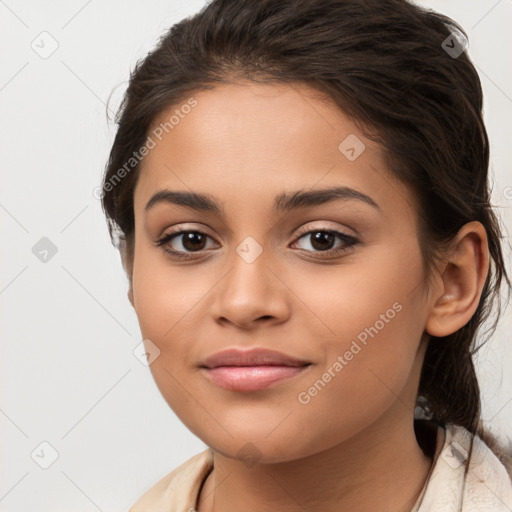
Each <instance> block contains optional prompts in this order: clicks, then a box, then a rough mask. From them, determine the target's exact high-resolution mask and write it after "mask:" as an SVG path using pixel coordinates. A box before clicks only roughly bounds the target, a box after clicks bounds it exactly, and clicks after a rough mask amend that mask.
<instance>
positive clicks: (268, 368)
mask: <svg viewBox="0 0 512 512" xmlns="http://www.w3.org/2000/svg"><path fill="white" fill-rule="evenodd" d="M311 364H312V363H310V362H308V361H305V360H303V359H298V358H295V357H291V356H288V355H286V354H282V353H280V352H276V351H273V350H266V349H252V350H249V351H241V350H239V349H228V350H225V351H222V352H218V353H217V354H214V355H213V356H211V357H209V358H207V359H206V360H205V361H204V362H203V363H202V364H201V365H200V368H201V372H202V373H203V374H204V375H205V376H206V377H207V378H208V379H209V380H210V381H211V382H212V383H214V384H216V385H218V386H220V387H222V388H224V389H229V390H232V391H258V390H261V389H265V388H268V387H270V386H273V385H277V384H278V383H283V382H285V381H288V380H290V379H292V378H294V377H297V376H298V375H300V374H302V373H304V372H305V371H306V370H307V368H309V366H311Z"/></svg>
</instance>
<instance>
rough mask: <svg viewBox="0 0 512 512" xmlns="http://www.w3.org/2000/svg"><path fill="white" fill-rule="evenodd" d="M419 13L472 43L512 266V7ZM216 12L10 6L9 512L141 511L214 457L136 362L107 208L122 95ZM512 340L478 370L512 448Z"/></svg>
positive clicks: (5, 446) (1, 199)
mask: <svg viewBox="0 0 512 512" xmlns="http://www.w3.org/2000/svg"><path fill="white" fill-rule="evenodd" d="M421 4H422V5H424V6H428V7H432V8H434V9H436V10H439V11H440V12H443V13H446V14H448V15H450V16H452V17H453V18H455V19H456V20H457V21H459V22H460V23H461V24H462V26H463V27H464V28H465V29H466V30H467V32H468V34H469V54H470V56H471V57H472V59H473V60H474V62H475V63H476V65H477V67H478V71H479V73H480V76H481V79H482V84H483V87H484V93H485V117H486V122H487V128H488V131H489V136H490V140H491V158H492V169H493V180H494V190H493V201H494V203H495V204H496V205H498V206H499V207H500V212H501V215H502V219H503V222H504V223H505V224H506V230H507V231H506V233H505V235H506V236H507V238H506V239H505V245H506V254H507V258H509V259H510V252H509V249H508V245H509V239H508V233H509V232H510V228H511V226H512V215H511V206H512V173H511V156H512V150H511V141H512V123H511V119H512V71H511V70H512V66H511V51H510V49H511V48H512V31H511V30H510V28H511V27H512V0H500V1H496V0H491V1H473V2H468V1H467V0H450V1H447V0H429V1H422V2H421ZM202 6H203V1H198V0H196V1H186V2H185V1H181V2H179V1H170V0H167V1H161V0H151V1H144V2H142V1H140V2H135V1H130V2H127V1H121V0H109V1H103V2H100V1H98V0H92V1H88V2H87V1H84V0H73V1H69V0H68V1H66V2H65V1H63V0H61V1H53V2H35V1H32V2H29V1H22V0H5V1H0V39H1V43H2V48H3V51H2V53H1V57H0V59H1V64H0V119H1V123H0V130H1V132H0V137H1V141H2V144H1V158H0V161H1V173H2V175H1V179H2V187H1V188H0V220H1V240H2V243H1V244H0V251H1V258H2V259H1V261H2V265H1V274H0V315H1V325H2V343H1V349H0V350H1V353H0V365H1V368H0V383H1V394H0V429H1V431H2V448H1V449H2V452H1V453H2V456H1V458H0V460H1V463H0V464H1V471H0V510H1V511H2V512H3V511H10V512H14V511H23V512H27V511H31V510H38V511H40V512H46V511H50V510H51V511H52V512H55V511H59V510H66V511H71V510H73V511H78V510H80V511H86V512H88V511H91V512H92V511H95V510H101V511H121V510H127V509H128V508H129V506H130V505H132V504H133V502H134V501H135V500H136V498H138V497H139V496H140V495H141V494H142V493H143V492H144V491H145V490H146V489H147V488H148V487H150V486H151V485H152V484H153V483H155V482H156V481H157V480H158V479H159V478H161V477H162V476H164V475H165V474H166V473H168V472H169V471H170V470H171V469H173V468H175V467H176V466H178V465H179V464H181V463H182V462H184V461H185V460H187V459H188V458H189V457H191V456H192V455H194V454H195V453H198V452H199V451H202V450H203V449H205V447H206V446H205V445H204V443H203V442H202V441H200V440H199V439H197V438H196V437H195V436H193V435H192V434H191V433H190V432H189V431H188V430H187V429H186V428H185V427H184V426H183V425H182V424H181V422H180V421H179V420H178V419H177V417H176V416H175V415H174V413H173V412H172V411H171V410H170V408H169V407H168V406H167V404H166V403H165V402H164V400H163V398H162V397H161V395H160V393H159V391H158V389H157V388H156V385H155V384H154V382H153V380H152V377H151V375H150V371H149V368H147V367H146V366H144V365H143V364H141V363H140V362H139V360H138V359H136V357H135V356H134V354H133V352H132V351H133V350H134V348H135V347H136V346H137V345H138V344H139V343H140V342H141V336H140V331H139V328H138V324H137V319H136V316H135V313H134V311H133V309H132V308H131V306H130V304H129V302H128V300H127V297H126V291H127V283H126V278H125V275H124V274H123V271H122V268H121V263H120V259H119V255H118V253H117V252H116V251H115V249H114V248H113V247H112V245H111V244H110V240H109V238H108V233H107V228H106V223H105V219H104V217H103V213H102V211H101V207H100V202H99V201H98V200H97V199H96V198H95V197H94V196H93V189H94V188H95V187H97V186H98V185H99V184H100V179H101V175H102V172H103V169H104V165H105V162H106V159H107V154H108V151H109V149H110V145H111V143H112V141H113V137H114V134H115V125H114V124H113V123H112V124H110V125H109V124H107V121H106V117H105V103H106V101H107V99H108V97H109V95H110V93H111V92H112V91H114V92H113V94H112V99H111V103H110V107H111V109H112V110H113V111H114V110H116V108H117V106H118V104H119V101H120V98H121V94H122V92H123V91H124V89H125V87H126V85H127V79H128V77H129V71H130V69H131V68H132V67H133V66H134V64H135V62H136V60H137V59H138V58H141V57H143V56H145V55H146V53H147V52H148V51H149V50H150V49H151V48H152V47H153V46H154V44H155V43H156V41H157V39H158V37H159V36H160V35H161V34H162V33H163V31H164V30H165V29H166V28H167V27H169V26H170V25H172V24H173V23H175V22H176V21H178V20H180V19H182V18H183V17H185V16H188V15H189V14H192V13H195V12H197V11H198V10H199V9H200V8H201V7H202ZM43 31H46V32H48V33H49V34H50V35H51V36H48V35H42V36H41V35H40V34H41V32H43ZM42 38H45V39H43V42H41V39H42ZM52 38H53V39H54V40H55V41H56V42H57V43H58V48H57V50H56V51H55V52H54V53H53V54H52V55H51V56H49V57H48V58H46V59H43V58H41V57H40V56H39V54H38V53H36V51H34V49H33V48H32V47H31V45H33V46H34V47H36V48H38V51H40V52H43V51H48V50H50V49H51V45H52V44H56V43H53V42H52ZM33 41H34V42H33ZM37 45H38V46H37ZM43 45H44V48H43ZM42 237H47V238H49V239H50V240H51V241H52V242H53V244H55V246H56V247H57V253H56V254H55V255H54V256H53V257H51V258H48V261H47V262H46V263H43V262H41V261H40V260H39V259H38V258H36V256H35V255H34V254H33V252H32V248H33V246H34V245H35V244H36V243H37V242H38V241H39V240H40V239H41V238H42ZM509 270H511V269H510V266H509ZM511 328H512V315H511V313H510V309H509V310H508V311H507V313H506V315H505V316H503V318H502V321H501V324H500V327H499V329H498V331H497V333H496V335H495V337H494V338H493V339H492V340H491V341H490V342H489V344H488V346H487V347H486V348H485V349H484V350H483V351H482V353H481V356H480V357H479V358H478V365H479V366H478V373H479V377H480V379H481V384H482V388H483V399H484V418H485V419H486V420H487V421H488V422H489V423H488V424H489V426H492V428H493V431H494V432H495V433H496V434H497V435H498V436H500V437H502V438H505V436H507V435H508V436H509V437H512V427H511V425H512V375H511V372H510V368H511V367H512V356H511V338H510V332H511ZM43 441H46V442H47V443H49V444H50V445H51V446H52V447H53V449H55V450H56V452H58V458H57V459H56V461H55V462H54V463H53V464H52V465H51V466H50V467H49V468H48V469H42V468H41V467H40V465H38V464H37V463H36V462H35V461H38V462H39V464H44V463H45V462H46V463H48V462H50V461H51V454H52V449H51V448H49V447H48V446H47V445H40V443H41V442H43ZM31 454H33V456H31Z"/></svg>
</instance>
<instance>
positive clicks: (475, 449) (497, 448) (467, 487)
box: [447, 425, 512, 511]
mask: <svg viewBox="0 0 512 512" xmlns="http://www.w3.org/2000/svg"><path fill="white" fill-rule="evenodd" d="M447 444H448V445H449V446H447V449H448V450H450V449H452V450H459V452H462V457H461V460H464V459H465V458H466V457H467V458H468V460H467V461H466V460H464V462H465V463H464V469H465V475H464V476H465V478H464V479H463V480H462V481H461V482H462V485H461V486H462V504H463V510H466V509H467V510H473V509H474V510H481V509H482V507H487V508H486V510H503V511H505V510H507V511H508V510H510V507H512V477H511V473H512V468H511V463H510V462H511V460H512V457H511V454H510V453H509V451H508V450H507V449H506V448H505V447H504V446H502V445H501V444H500V443H499V441H498V440H497V439H496V438H495V437H494V436H492V435H491V434H490V432H488V431H484V430H483V429H481V428H480V429H479V430H478V431H477V434H476V435H473V434H471V433H470V432H469V431H468V430H467V429H466V428H464V427H462V426H458V425H448V426H447ZM466 466H468V467H466Z"/></svg>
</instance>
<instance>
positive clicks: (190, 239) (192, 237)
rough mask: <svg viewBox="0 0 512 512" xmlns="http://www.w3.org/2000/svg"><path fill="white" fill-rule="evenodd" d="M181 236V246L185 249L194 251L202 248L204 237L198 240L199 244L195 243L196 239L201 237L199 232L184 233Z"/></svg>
mask: <svg viewBox="0 0 512 512" xmlns="http://www.w3.org/2000/svg"><path fill="white" fill-rule="evenodd" d="M183 236H184V237H185V238H184V240H183V246H184V247H185V248H186V249H187V250H191V251H194V250H200V249H202V248H203V246H204V238H203V240H202V241H201V240H200V243H199V246H198V245H195V244H196V243H197V241H198V239H200V238H201V237H202V235H201V234H200V233H185V234H184V235H183ZM201 242H202V243H201ZM190 243H191V246H189V245H188V244H190Z"/></svg>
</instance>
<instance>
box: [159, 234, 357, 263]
mask: <svg viewBox="0 0 512 512" xmlns="http://www.w3.org/2000/svg"><path fill="white" fill-rule="evenodd" d="M185 233H199V234H201V235H205V236H207V237H209V238H212V237H210V235H208V234H206V233H204V232H203V231H199V230H194V229H177V230H176V231H172V232H170V233H166V234H165V235H163V236H161V237H160V238H159V239H157V240H156V241H155V245H156V246H157V247H162V250H163V251H164V252H166V253H168V254H170V255H171V256H173V257H177V258H180V259H183V260H190V259H195V256H194V255H195V254H199V253H201V250H199V251H195V252H188V253H184V252H182V251H176V250H174V249H169V248H168V247H165V244H167V243H169V242H170V241H171V240H172V239H173V238H176V237H178V236H179V235H183V234H185ZM313 233H329V234H332V235H336V236H337V237H338V238H339V239H341V240H342V241H343V242H344V244H345V245H344V246H342V247H337V248H334V249H327V250H326V251H307V252H316V253H319V254H322V255H326V256H334V255H338V254H340V255H341V254H342V253H344V252H347V251H348V250H349V249H351V248H352V247H353V246H355V245H357V244H359V240H358V239H357V238H355V237H353V236H350V235H347V234H345V233H342V232H340V231H336V230H334V229H328V228H315V229H306V228H301V229H299V232H298V235H300V236H298V237H297V238H296V239H295V241H294V242H293V243H295V242H297V241H298V240H300V239H301V238H303V237H305V236H306V235H311V234H313ZM303 250H306V249H303Z"/></svg>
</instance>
